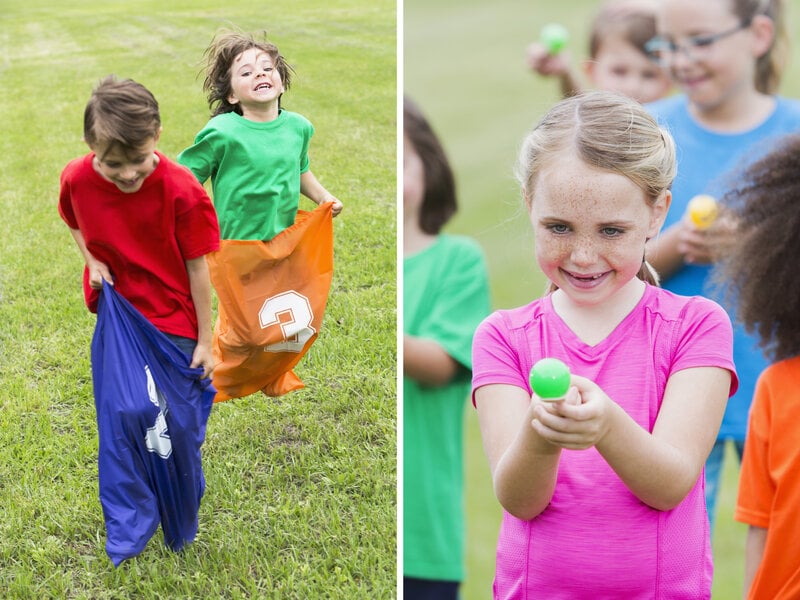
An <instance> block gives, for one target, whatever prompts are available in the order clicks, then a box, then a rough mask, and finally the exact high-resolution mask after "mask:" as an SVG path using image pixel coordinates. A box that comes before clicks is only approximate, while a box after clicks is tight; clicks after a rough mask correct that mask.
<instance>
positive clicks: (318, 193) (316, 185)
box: [300, 171, 336, 204]
mask: <svg viewBox="0 0 800 600" xmlns="http://www.w3.org/2000/svg"><path fill="white" fill-rule="evenodd" d="M300 193H301V194H303V195H304V196H305V197H306V198H308V199H309V200H311V201H312V202H313V203H314V204H323V203H325V202H332V201H334V200H336V198H335V197H334V195H333V194H331V193H330V192H329V191H328V190H326V189H325V187H324V186H323V185H322V184H321V183H320V182H319V180H318V179H317V178H316V176H315V175H314V174H313V173H312V172H311V171H306V172H305V173H303V174H302V175H300Z"/></svg>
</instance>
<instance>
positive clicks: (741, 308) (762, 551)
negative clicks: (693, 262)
mask: <svg viewBox="0 0 800 600" xmlns="http://www.w3.org/2000/svg"><path fill="white" fill-rule="evenodd" d="M798 172H800V134H793V135H791V136H787V137H786V138H784V139H783V140H782V142H781V144H780V145H779V146H778V147H777V148H775V149H774V150H773V151H772V152H771V153H770V154H768V155H767V156H765V157H764V158H762V159H761V160H760V161H759V162H757V163H755V164H754V165H753V166H752V167H750V168H749V169H748V170H747V171H746V172H745V174H744V178H743V182H742V184H741V185H740V186H738V187H737V188H736V189H735V191H733V192H730V193H729V194H728V195H727V196H726V197H725V201H726V203H728V204H730V206H731V208H732V209H733V214H734V215H735V218H736V219H737V220H738V222H739V231H740V235H738V236H737V239H738V240H739V241H738V243H737V244H736V246H735V247H733V248H731V249H730V251H729V253H728V254H727V257H726V259H725V261H724V262H723V263H721V265H720V266H719V271H718V273H717V274H716V275H717V277H718V279H719V280H720V281H724V282H726V283H725V285H726V286H727V291H728V293H729V296H730V297H734V298H735V299H736V303H737V307H738V316H739V319H740V320H741V321H742V322H743V323H744V324H745V326H746V327H747V329H748V331H755V332H756V333H757V334H758V336H759V338H760V344H761V347H762V348H763V349H764V351H765V352H766V353H767V354H768V355H769V356H770V357H771V358H773V359H774V360H775V361H776V362H774V363H773V364H771V365H770V366H768V367H767V368H766V369H765V370H764V371H763V372H762V373H761V376H760V377H759V379H758V382H757V384H756V391H755V396H754V398H753V404H752V407H751V411H750V418H749V421H748V432H747V437H746V442H745V448H744V455H743V457H742V470H741V474H740V476H739V497H738V499H737V503H736V510H735V513H734V518H735V519H736V520H737V521H741V522H742V523H747V524H748V525H749V529H748V533H747V542H746V545H745V581H744V586H745V587H744V589H745V593H746V598H749V599H761V598H769V599H770V600H781V599H783V600H790V599H796V598H800V560H798V558H799V557H800V519H798V518H797V511H798V509H800V443H798V439H800V436H799V433H800V432H799V431H798V422H800V279H798V277H797V265H798V264H800V246H798V244H797V237H798V235H799V234H800V211H798V208H797V207H798V203H799V202H800V181H798V179H797V173H798Z"/></svg>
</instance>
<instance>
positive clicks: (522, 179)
mask: <svg viewBox="0 0 800 600" xmlns="http://www.w3.org/2000/svg"><path fill="white" fill-rule="evenodd" d="M569 156H576V157H578V158H579V159H580V160H582V161H583V162H584V163H586V164H587V165H588V166H590V167H595V168H597V169H602V170H604V171H609V172H612V173H617V174H619V175H622V176H624V177H627V178H628V179H630V180H631V181H632V182H633V183H634V184H636V185H637V186H638V187H639V188H640V189H641V190H642V191H644V193H645V197H646V198H647V200H648V202H649V203H650V205H651V206H652V205H653V204H655V202H656V201H657V200H658V198H660V197H661V195H662V194H664V193H665V192H666V191H667V190H669V188H670V186H671V185H672V180H673V179H674V178H675V171H676V158H675V142H674V141H673V139H672V136H671V135H670V134H669V133H668V132H667V131H665V130H663V129H661V128H660V127H659V126H658V123H657V122H656V120H655V119H654V118H653V116H652V115H650V113H648V112H647V111H646V110H645V109H644V108H643V107H642V105H641V104H639V103H638V102H636V101H635V100H632V99H631V98H628V97H627V96H623V95H621V94H617V93H613V92H605V91H591V92H585V93H583V94H579V95H577V96H573V97H571V98H567V99H565V100H562V101H561V102H559V103H558V104H556V105H555V106H554V107H553V108H551V109H550V110H549V111H548V112H547V114H545V115H544V117H543V118H542V119H541V120H540V121H539V123H538V124H537V125H536V127H534V128H533V130H532V131H531V132H530V133H529V134H528V135H527V137H526V138H525V140H524V141H523V143H522V149H521V150H520V153H519V158H518V160H517V164H516V168H515V175H516V177H517V180H518V181H519V183H520V187H521V189H522V196H523V199H524V200H525V204H526V206H527V208H528V209H530V207H531V204H532V202H533V200H534V197H533V196H534V190H535V189H536V183H537V180H538V177H539V174H540V173H541V171H542V169H544V168H545V167H547V166H549V165H550V164H551V163H552V161H554V160H563V159H564V158H565V157H569ZM567 159H568V158H567ZM639 278H640V279H643V280H645V281H647V282H649V283H652V284H654V285H657V284H658V278H657V275H656V274H655V272H654V271H653V269H652V267H650V265H649V264H647V262H646V261H644V260H643V261H642V268H641V270H640V271H639Z"/></svg>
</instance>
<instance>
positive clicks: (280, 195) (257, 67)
mask: <svg viewBox="0 0 800 600" xmlns="http://www.w3.org/2000/svg"><path fill="white" fill-rule="evenodd" d="M206 57H207V58H208V63H207V70H206V78H205V81H204V82H203V89H204V90H205V91H206V92H207V94H208V103H209V107H210V108H211V111H212V118H211V120H209V122H208V123H207V124H206V126H205V127H203V129H202V130H201V131H200V132H199V133H198V134H197V136H196V137H195V141H194V144H193V145H192V146H190V147H189V148H187V149H186V150H184V151H183V152H181V153H180V155H178V162H180V163H181V164H183V165H185V166H187V167H189V168H190V169H191V170H192V172H193V173H194V175H195V177H197V179H198V180H199V181H200V182H201V183H204V182H205V181H206V180H207V179H208V178H209V177H210V178H211V185H212V190H213V196H214V206H215V207H216V209H217V216H218V218H219V224H220V233H221V237H222V239H223V240H229V239H233V240H265V241H266V240H270V239H272V238H273V237H275V236H276V235H277V234H278V233H280V232H281V231H283V230H284V229H286V228H287V227H289V226H290V225H292V224H293V223H294V220H295V216H296V215H297V208H298V202H299V198H300V194H301V193H302V194H303V195H304V196H306V197H307V198H309V199H310V200H311V201H313V202H314V203H316V204H322V203H324V202H333V203H334V205H333V215H334V216H336V215H338V214H339V213H340V212H341V210H342V203H341V202H340V201H339V200H338V199H336V198H335V197H334V196H333V195H332V194H331V193H330V192H329V191H328V190H326V189H325V188H324V187H323V186H322V184H321V183H320V182H319V181H318V180H317V178H316V177H315V176H314V174H313V173H312V172H311V170H310V169H309V160H308V146H309V142H310V140H311V136H312V135H313V134H314V127H313V125H312V124H311V123H310V122H309V121H308V119H306V118H305V117H303V116H302V115H300V114H297V113H293V112H290V111H287V110H284V109H282V108H281V106H280V99H281V95H282V94H283V92H284V91H285V90H287V89H289V86H290V84H291V74H292V69H291V67H290V66H289V65H288V64H287V63H286V61H285V60H284V58H283V56H282V55H281V54H280V52H279V50H278V48H277V46H275V45H274V44H271V43H268V42H259V41H257V40H256V39H254V38H253V37H251V36H248V35H244V34H240V33H227V34H224V35H222V36H220V37H218V38H217V39H216V40H215V41H214V42H213V43H212V44H211V46H210V47H209V48H208V50H207V51H206Z"/></svg>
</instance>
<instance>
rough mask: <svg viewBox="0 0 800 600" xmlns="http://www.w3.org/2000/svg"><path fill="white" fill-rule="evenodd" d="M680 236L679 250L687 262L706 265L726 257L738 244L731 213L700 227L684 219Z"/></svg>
mask: <svg viewBox="0 0 800 600" xmlns="http://www.w3.org/2000/svg"><path fill="white" fill-rule="evenodd" d="M682 225H683V227H682V229H681V232H680V235H679V238H678V252H680V253H681V254H682V255H683V259H684V261H685V262H686V263H687V264H698V265H706V264H711V263H713V262H716V261H717V260H719V259H720V258H722V257H724V256H725V255H726V254H727V253H728V252H729V251H730V250H731V249H732V248H733V246H734V245H735V244H736V235H737V227H736V222H735V221H734V219H733V218H732V217H731V216H730V215H729V214H725V213H723V214H721V215H720V217H718V218H717V219H716V220H715V221H714V223H713V224H712V225H711V226H710V227H708V228H706V229H700V228H698V227H696V226H694V225H693V224H692V223H691V221H689V220H687V219H684V221H683V222H682Z"/></svg>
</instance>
